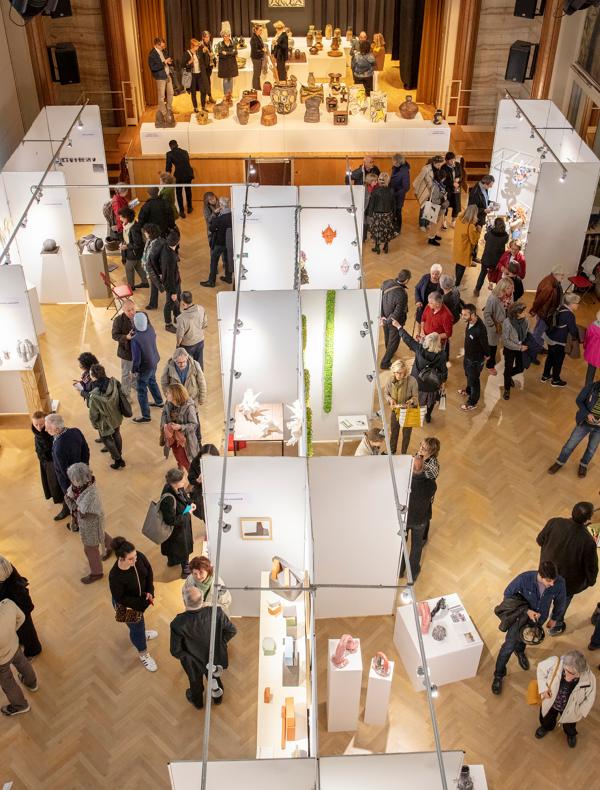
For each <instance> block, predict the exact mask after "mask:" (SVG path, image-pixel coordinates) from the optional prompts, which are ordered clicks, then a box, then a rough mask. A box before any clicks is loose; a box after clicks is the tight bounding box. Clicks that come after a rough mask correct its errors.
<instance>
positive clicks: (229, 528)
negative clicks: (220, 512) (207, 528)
mask: <svg viewBox="0 0 600 790" xmlns="http://www.w3.org/2000/svg"><path fill="white" fill-rule="evenodd" d="M230 530H231V524H223V532H229V531H230Z"/></svg>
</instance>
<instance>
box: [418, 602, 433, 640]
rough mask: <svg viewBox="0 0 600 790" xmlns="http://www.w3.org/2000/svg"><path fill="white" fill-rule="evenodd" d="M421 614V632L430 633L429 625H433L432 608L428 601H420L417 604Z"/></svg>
mask: <svg viewBox="0 0 600 790" xmlns="http://www.w3.org/2000/svg"><path fill="white" fill-rule="evenodd" d="M417 609H418V610H419V615H420V616H421V633H422V634H428V633H429V626H430V625H431V609H430V608H429V604H428V603H427V601H420V602H419V603H418V604H417Z"/></svg>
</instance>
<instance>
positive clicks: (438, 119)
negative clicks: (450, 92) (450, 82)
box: [433, 107, 444, 126]
mask: <svg viewBox="0 0 600 790" xmlns="http://www.w3.org/2000/svg"><path fill="white" fill-rule="evenodd" d="M443 120H444V111H443V110H442V109H440V108H439V107H438V109H437V110H436V111H435V112H434V113H433V125H434V126H440V124H441V123H442V121H443Z"/></svg>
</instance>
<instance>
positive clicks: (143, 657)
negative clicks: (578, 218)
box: [140, 653, 158, 672]
mask: <svg viewBox="0 0 600 790" xmlns="http://www.w3.org/2000/svg"><path fill="white" fill-rule="evenodd" d="M140 661H141V662H142V664H143V665H144V666H145V667H146V669H147V670H148V672H156V670H157V669H158V666H157V664H156V661H155V660H154V659H153V658H152V656H151V655H150V653H140Z"/></svg>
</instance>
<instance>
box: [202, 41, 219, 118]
mask: <svg viewBox="0 0 600 790" xmlns="http://www.w3.org/2000/svg"><path fill="white" fill-rule="evenodd" d="M200 51H201V52H202V55H203V56H204V58H205V62H206V76H207V77H208V99H207V101H208V102H209V104H214V103H215V100H214V99H213V97H212V87H211V82H210V80H211V77H212V73H213V69H214V67H215V66H216V64H217V59H216V57H215V53H214V52H213V37H212V33H211V32H210V30H204V31H203V32H202V41H201V42H200Z"/></svg>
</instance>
